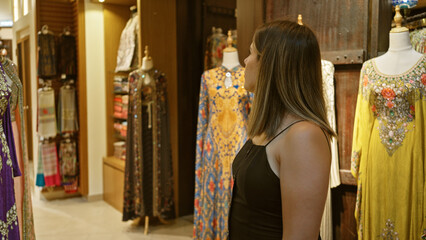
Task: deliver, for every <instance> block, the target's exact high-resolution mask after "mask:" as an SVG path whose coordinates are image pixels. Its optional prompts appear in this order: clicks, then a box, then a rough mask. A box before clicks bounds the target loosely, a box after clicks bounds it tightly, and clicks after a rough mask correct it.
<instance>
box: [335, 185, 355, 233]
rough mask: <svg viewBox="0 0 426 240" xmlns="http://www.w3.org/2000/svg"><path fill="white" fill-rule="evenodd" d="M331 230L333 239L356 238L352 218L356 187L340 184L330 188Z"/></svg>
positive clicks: (353, 219)
mask: <svg viewBox="0 0 426 240" xmlns="http://www.w3.org/2000/svg"><path fill="white" fill-rule="evenodd" d="M331 201H332V204H333V228H334V229H333V231H334V238H333V239H335V240H356V239H357V232H356V221H355V218H354V212H355V204H354V203H355V201H356V187H355V186H346V185H340V186H339V187H337V188H334V189H332V200H331Z"/></svg>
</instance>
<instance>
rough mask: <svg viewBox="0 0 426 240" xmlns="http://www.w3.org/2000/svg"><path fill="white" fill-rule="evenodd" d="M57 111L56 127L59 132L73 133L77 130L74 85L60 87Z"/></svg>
mask: <svg viewBox="0 0 426 240" xmlns="http://www.w3.org/2000/svg"><path fill="white" fill-rule="evenodd" d="M58 113H59V116H58V118H59V121H58V128H59V131H60V132H61V133H73V132H76V131H78V119H77V106H76V99H75V88H74V87H71V86H62V87H61V88H60V90H59V101H58Z"/></svg>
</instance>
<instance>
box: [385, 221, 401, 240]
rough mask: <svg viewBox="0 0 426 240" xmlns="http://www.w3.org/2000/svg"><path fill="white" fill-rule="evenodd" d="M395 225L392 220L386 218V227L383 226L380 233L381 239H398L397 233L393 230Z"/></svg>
mask: <svg viewBox="0 0 426 240" xmlns="http://www.w3.org/2000/svg"><path fill="white" fill-rule="evenodd" d="M394 229H395V225H394V223H393V222H392V220H390V219H388V220H386V227H385V228H383V230H382V233H381V234H380V237H381V239H385V240H399V237H398V233H397V232H396V231H395V230H394Z"/></svg>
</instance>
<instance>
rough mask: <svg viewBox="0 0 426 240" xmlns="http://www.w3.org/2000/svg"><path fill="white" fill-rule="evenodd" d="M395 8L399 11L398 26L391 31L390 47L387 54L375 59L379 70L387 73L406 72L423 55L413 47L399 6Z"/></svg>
mask: <svg viewBox="0 0 426 240" xmlns="http://www.w3.org/2000/svg"><path fill="white" fill-rule="evenodd" d="M395 10H396V12H397V13H396V15H395V22H396V23H397V27H395V28H393V29H392V30H391V32H390V33H389V49H388V51H387V52H386V53H385V54H383V55H382V56H380V57H377V58H375V59H374V61H375V64H376V67H377V68H378V69H377V70H379V71H380V72H381V73H383V74H386V75H398V74H402V73H405V72H406V71H408V70H410V69H411V67H413V66H414V65H415V64H416V63H417V62H418V61H419V60H420V58H422V56H423V55H422V54H421V53H418V52H416V51H415V50H414V49H413V47H412V45H411V41H410V34H409V32H408V29H407V28H405V27H400V19H398V14H399V7H398V8H396V9H395Z"/></svg>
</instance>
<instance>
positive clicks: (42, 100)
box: [38, 88, 57, 138]
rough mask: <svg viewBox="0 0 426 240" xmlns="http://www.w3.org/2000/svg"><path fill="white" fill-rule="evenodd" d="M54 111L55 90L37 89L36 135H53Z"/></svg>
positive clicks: (55, 130)
mask: <svg viewBox="0 0 426 240" xmlns="http://www.w3.org/2000/svg"><path fill="white" fill-rule="evenodd" d="M56 133H57V128H56V113H55V92H54V91H53V89H51V88H49V89H43V88H40V89H39V90H38V135H39V136H40V137H43V138H49V137H55V136H56Z"/></svg>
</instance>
